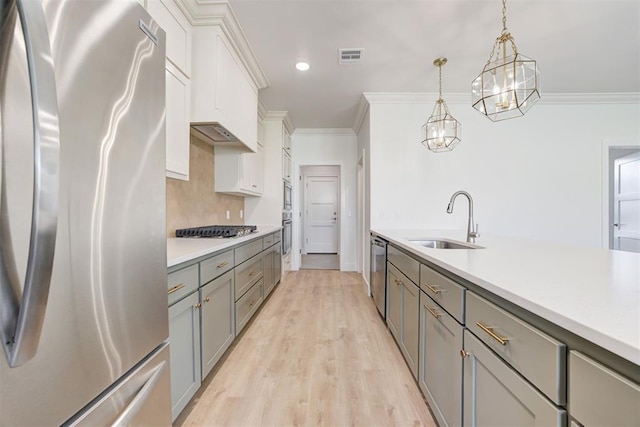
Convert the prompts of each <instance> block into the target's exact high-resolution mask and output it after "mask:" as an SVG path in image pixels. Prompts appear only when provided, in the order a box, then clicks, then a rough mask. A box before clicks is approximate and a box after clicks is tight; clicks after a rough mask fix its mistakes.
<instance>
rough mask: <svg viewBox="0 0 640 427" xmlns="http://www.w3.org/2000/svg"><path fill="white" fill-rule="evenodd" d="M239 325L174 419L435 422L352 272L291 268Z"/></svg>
mask: <svg viewBox="0 0 640 427" xmlns="http://www.w3.org/2000/svg"><path fill="white" fill-rule="evenodd" d="M248 328H249V329H248V330H246V333H245V334H244V335H243V336H241V337H240V339H239V341H237V343H236V344H235V346H234V347H233V348H232V349H231V350H230V351H229V353H228V356H227V357H226V360H224V361H223V362H222V363H221V364H220V365H219V368H217V372H214V373H212V374H211V375H210V377H209V378H208V379H207V380H206V381H205V384H203V389H204V391H203V389H201V391H200V392H199V393H198V394H197V395H196V397H195V398H194V400H193V401H192V402H191V403H190V404H189V406H187V408H185V410H184V411H183V413H182V414H181V415H180V417H178V419H177V420H176V423H175V424H174V425H177V426H195V425H197V426H203V425H206V426H214V425H226V426H289V425H295V426H298V425H321V426H346V425H349V426H420V425H425V426H434V425H435V423H434V421H433V419H432V417H431V414H430V413H429V410H428V408H427V406H426V404H425V403H424V400H423V398H422V395H421V394H420V391H419V389H418V386H417V385H416V383H415V381H414V380H413V377H412V376H411V374H410V371H409V369H408V367H407V366H406V364H405V362H404V359H402V356H401V355H400V351H399V350H398V348H397V346H396V344H395V342H394V341H393V338H392V336H391V334H390V333H389V332H388V330H387V329H386V327H385V326H384V324H383V322H382V319H381V318H380V317H379V315H378V313H377V311H376V309H375V306H374V304H373V301H372V300H371V299H370V298H368V297H367V296H366V292H365V290H364V285H363V281H362V279H361V278H360V277H359V275H358V274H356V273H341V272H339V271H327V270H325V271H315V270H305V271H299V272H291V273H289V274H288V276H287V279H286V280H285V281H284V282H283V283H281V284H280V285H278V286H277V287H276V289H275V290H274V293H273V294H272V296H271V298H269V300H268V301H267V302H266V305H265V306H264V307H263V308H262V310H261V311H260V313H259V314H258V315H257V317H256V319H255V321H254V322H253V323H252V324H250V325H249V326H248ZM205 387H206V388H205Z"/></svg>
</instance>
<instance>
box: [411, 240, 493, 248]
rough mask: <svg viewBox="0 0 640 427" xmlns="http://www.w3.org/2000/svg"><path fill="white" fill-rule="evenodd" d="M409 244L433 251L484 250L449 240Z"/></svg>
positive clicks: (421, 241)
mask: <svg viewBox="0 0 640 427" xmlns="http://www.w3.org/2000/svg"><path fill="white" fill-rule="evenodd" d="M409 241H410V242H411V243H415V244H416V245H420V246H424V247H425V248H433V249H484V248H483V247H482V246H476V245H472V244H470V243H463V242H455V241H451V240H440V239H416V240H413V239H409Z"/></svg>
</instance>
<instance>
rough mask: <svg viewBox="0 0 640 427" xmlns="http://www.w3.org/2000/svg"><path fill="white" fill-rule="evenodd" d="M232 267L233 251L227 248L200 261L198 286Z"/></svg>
mask: <svg viewBox="0 0 640 427" xmlns="http://www.w3.org/2000/svg"><path fill="white" fill-rule="evenodd" d="M232 268H233V251H232V250H228V251H226V252H223V253H221V254H218V255H216V256H214V257H211V258H209V259H205V260H204V261H201V262H200V286H204V285H205V284H207V283H209V282H210V281H212V280H213V279H215V278H216V277H218V276H220V275H221V274H224V273H226V272H227V271H229V270H231V269H232Z"/></svg>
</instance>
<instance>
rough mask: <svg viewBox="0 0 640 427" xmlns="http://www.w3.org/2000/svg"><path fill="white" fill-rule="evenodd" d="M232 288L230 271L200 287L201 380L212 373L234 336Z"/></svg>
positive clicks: (232, 280)
mask: <svg viewBox="0 0 640 427" xmlns="http://www.w3.org/2000/svg"><path fill="white" fill-rule="evenodd" d="M233 289H234V275H233V271H228V272H227V273H225V274H223V275H222V276H220V277H218V278H217V279H215V280H213V281H211V282H209V283H208V284H206V285H205V286H203V287H202V288H200V301H202V308H201V313H200V314H201V321H202V331H201V332H202V379H204V378H205V377H206V376H207V375H208V374H209V372H211V370H212V369H213V367H214V366H215V365H216V363H217V362H218V360H220V358H221V357H222V355H223V354H224V352H225V351H226V350H227V348H229V346H230V345H231V343H232V342H233V339H234V338H235V336H236V334H235V322H234V316H235V313H234V310H233V307H234V298H233Z"/></svg>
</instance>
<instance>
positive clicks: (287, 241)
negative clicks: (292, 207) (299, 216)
mask: <svg viewBox="0 0 640 427" xmlns="http://www.w3.org/2000/svg"><path fill="white" fill-rule="evenodd" d="M292 222H293V220H292V214H291V211H284V212H282V254H283V255H287V254H288V253H289V252H291V228H292V227H291V224H292Z"/></svg>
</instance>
